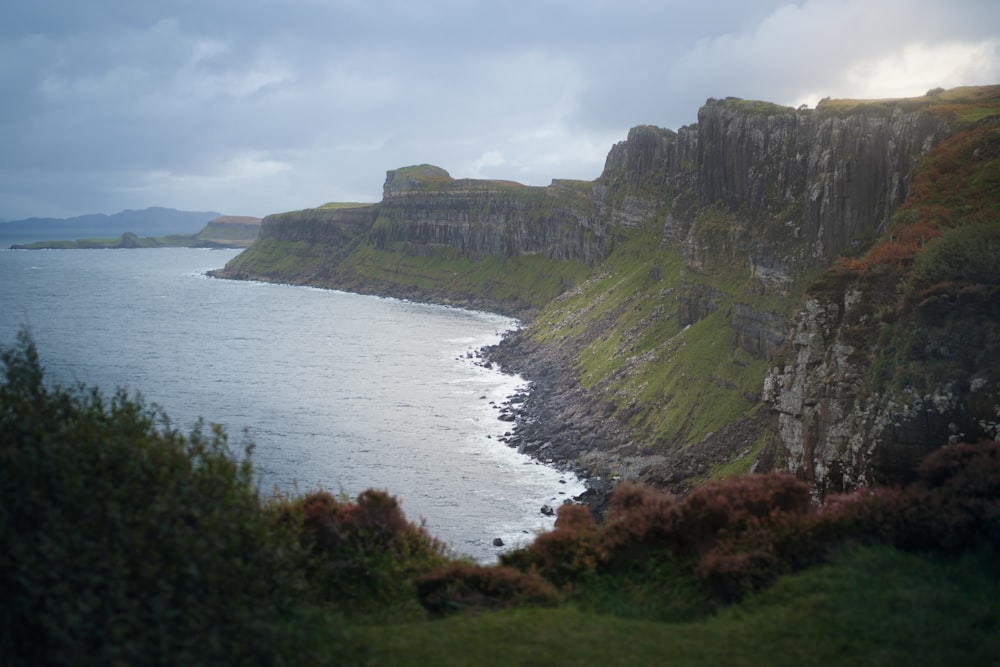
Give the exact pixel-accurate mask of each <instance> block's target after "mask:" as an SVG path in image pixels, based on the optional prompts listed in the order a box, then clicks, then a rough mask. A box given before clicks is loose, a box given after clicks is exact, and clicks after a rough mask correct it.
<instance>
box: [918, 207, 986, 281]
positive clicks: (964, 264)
mask: <svg viewBox="0 0 1000 667" xmlns="http://www.w3.org/2000/svg"><path fill="white" fill-rule="evenodd" d="M913 280H914V284H915V285H916V286H917V287H918V288H919V287H927V286H930V285H934V284H936V283H943V282H971V283H983V284H988V285H995V284H998V282H1000V225H998V224H997V223H996V222H992V223H981V224H972V225H965V226H963V227H958V228H956V229H951V230H948V231H947V232H945V233H944V234H942V235H941V237H940V238H938V239H937V240H935V241H934V243H931V244H929V245H928V246H927V248H926V249H925V250H924V251H923V252H922V253H921V254H920V256H919V257H918V258H917V261H916V264H915V266H914V277H913Z"/></svg>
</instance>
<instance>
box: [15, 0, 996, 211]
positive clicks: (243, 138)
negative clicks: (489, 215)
mask: <svg viewBox="0 0 1000 667" xmlns="http://www.w3.org/2000/svg"><path fill="white" fill-rule="evenodd" d="M989 83H1000V2H997V1H996V0H935V1H931V0H797V1H795V2H792V1H790V0H684V1H683V2H679V1H674V0H659V1H656V0H566V1H563V0H530V1H529V0H524V1H522V0H506V1H498V0H491V1H489V2H477V1H475V0H158V1H156V2H153V1H147V0H87V1H82V0H9V1H6V2H4V3H3V4H2V7H0V90H2V92H3V97H2V103H0V220H12V219H19V218H24V217H30V216H51V217H68V216H73V215H79V214H84V213H99V212H100V213H115V212H118V211H120V210H123V209H127V208H145V207H147V206H167V207H172V208H180V209H187V210H215V211H220V212H222V213H227V214H232V215H256V216H264V215H266V214H267V213H273V212H279V211H287V210H293V209H299V208H306V207H311V206H318V205H320V204H323V203H325V202H328V201H378V200H379V199H381V194H382V183H383V181H384V180H385V172H386V170H388V169H394V168H397V167H402V166H406V165H411V164H419V163H424V162H429V163H432V164H436V165H438V166H440V167H443V168H445V169H447V170H448V171H449V172H450V173H451V175H452V176H454V177H456V178H464V177H469V178H503V179H510V180H515V181H520V182H522V183H526V184H530V185H547V184H548V183H549V182H550V181H551V180H552V179H553V178H580V179H587V180H591V179H594V178H596V177H597V176H598V175H600V172H601V169H602V167H603V165H604V159H605V157H606V156H607V153H608V150H609V149H610V148H611V146H612V145H613V144H614V143H615V142H617V141H621V140H623V139H624V138H625V137H626V135H627V133H628V129H629V128H630V127H633V126H635V125H640V124H653V125H659V126H661V127H667V128H671V129H676V128H678V127H680V126H682V125H687V124H690V123H693V122H696V120H697V111H698V107H699V106H701V105H702V104H703V103H704V102H705V100H706V99H708V98H710V97H727V96H736V97H744V98H752V99H762V100H767V101H771V102H776V103H779V104H786V105H789V106H798V105H800V104H803V103H805V104H808V105H810V106H813V105H815V103H816V102H817V101H818V100H819V99H820V98H822V97H826V96H832V97H895V96H909V95H922V94H923V93H925V92H926V91H927V90H929V89H931V88H934V87H937V86H943V87H945V88H951V87H954V86H959V85H978V84H989Z"/></svg>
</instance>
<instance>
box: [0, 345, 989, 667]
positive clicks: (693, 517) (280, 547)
mask: <svg viewBox="0 0 1000 667" xmlns="http://www.w3.org/2000/svg"><path fill="white" fill-rule="evenodd" d="M0 364H2V372H3V377H2V380H0V538H2V540H0V541H2V543H3V545H4V548H3V549H2V550H0V590H3V591H4V597H3V604H0V663H2V664H4V665H105V664H153V665H159V664H162V665H177V664H184V665H188V664H213V665H214V664H240V665H255V664H261V665H282V664H288V665H313V664H316V665H326V664H330V665H333V664H381V665H428V664H434V665H438V664H440V665H449V664H454V665H465V664H482V665H491V664H505V665H510V664H538V665H546V664H551V665H558V664H581V665H584V664H600V665H615V664H629V665H634V664H680V665H687V664H691V665H694V664H718V663H720V662H721V663H724V664H747V665H756V664H767V665H775V664H777V665H782V664H789V665H793V664H794V665H803V664H880V665H886V664H889V665H892V664H900V665H902V664H924V665H927V664H968V665H977V664H984V665H985V664H995V657H996V656H997V655H1000V602H998V600H1000V562H998V560H997V558H996V553H997V548H998V547H1000V443H983V444H979V445H956V446H950V447H945V448H942V449H940V450H939V451H938V452H936V453H935V454H934V455H932V456H931V457H929V458H928V459H927V460H926V461H925V462H924V464H923V466H922V467H921V469H920V471H919V478H918V480H917V481H915V482H914V483H912V484H911V485H909V486H907V487H905V488H892V489H879V490H871V491H866V492H861V493H857V494H852V495H850V496H842V497H837V498H831V499H828V500H827V502H826V503H825V504H824V505H823V506H822V507H816V506H815V505H814V504H813V502H812V501H811V499H810V496H809V492H808V489H807V487H805V486H804V485H803V484H802V483H800V482H798V481H797V480H795V479H794V478H792V477H790V476H787V475H758V476H746V477H736V478H733V479H731V480H729V481H726V482H712V483H708V484H705V485H702V486H700V487H698V488H697V489H695V490H694V491H693V492H691V493H690V494H689V495H687V496H685V497H683V498H677V497H673V496H668V495H665V494H662V493H659V492H656V491H654V490H652V489H649V488H647V487H644V486H639V485H631V484H626V485H621V486H619V488H618V489H617V490H616V491H615V493H614V496H613V499H612V505H611V508H610V510H609V511H608V513H607V515H606V516H605V517H603V520H602V521H598V520H596V519H595V518H594V517H593V516H592V515H591V514H590V512H589V511H588V510H587V509H585V508H583V507H581V506H577V505H565V506H563V507H562V508H560V511H559V515H558V520H557V523H556V527H555V529H554V530H553V531H551V532H548V533H544V534H541V535H539V536H538V537H537V538H536V540H535V542H534V543H533V544H532V545H530V546H528V547H525V548H523V549H520V550H517V551H514V552H511V553H508V554H505V555H504V556H503V557H502V559H501V562H500V563H498V564H495V565H490V566H486V565H481V564H476V563H473V562H471V561H468V560H465V559H460V558H456V557H454V556H453V555H452V554H450V553H449V551H448V549H447V547H446V546H445V545H443V544H441V543H440V542H439V541H437V540H436V539H434V538H433V537H432V536H430V535H428V534H427V533H426V532H425V531H424V530H423V528H422V527H421V526H419V525H417V524H414V523H412V522H410V521H408V520H407V519H406V518H405V517H404V516H403V514H402V512H401V510H400V507H399V503H398V502H397V501H396V499H395V498H393V497H392V496H390V495H388V494H387V493H384V492H381V491H366V492H365V493H362V494H361V495H360V496H358V497H357V498H355V499H353V500H349V499H346V498H340V497H336V496H333V495H331V494H329V493H326V492H323V491H312V492H310V493H307V494H304V495H301V496H294V497H276V498H264V497H262V496H261V495H260V494H259V492H258V491H257V489H256V488H255V485H254V481H253V470H252V468H251V465H250V461H249V454H250V452H249V448H246V449H245V451H244V452H243V453H242V454H240V455H237V453H236V452H234V451H233V450H232V449H231V447H230V446H229V443H228V441H227V438H226V436H225V434H224V433H223V432H222V430H221V429H219V428H217V427H207V426H202V427H199V428H196V429H195V430H194V431H193V432H192V433H190V434H181V433H179V432H178V431H177V430H176V429H173V428H172V427H171V426H170V424H169V421H168V420H167V419H166V417H165V416H164V415H162V414H161V413H159V412H158V411H156V410H155V409H153V408H149V407H147V406H146V405H145V404H144V403H143V401H142V400H141V399H139V398H137V397H135V398H133V397H129V396H127V395H125V394H123V393H121V392H119V393H118V394H116V395H115V396H113V397H112V398H110V399H108V398H105V397H104V396H102V395H101V394H100V392H98V391H96V390H92V389H87V388H85V387H77V388H70V389H66V388H61V387H50V386H48V385H47V384H46V383H45V379H44V373H43V370H42V366H41V363H40V361H39V359H38V356H37V353H36V351H35V348H34V346H33V345H32V343H31V341H30V340H29V339H28V337H27V336H26V335H22V337H21V340H20V341H19V343H18V344H17V345H16V346H14V347H13V348H10V349H6V350H3V351H2V352H0Z"/></svg>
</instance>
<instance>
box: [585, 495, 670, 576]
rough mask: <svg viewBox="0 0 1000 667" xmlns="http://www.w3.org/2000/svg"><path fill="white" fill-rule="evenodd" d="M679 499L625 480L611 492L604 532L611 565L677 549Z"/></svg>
mask: <svg viewBox="0 0 1000 667" xmlns="http://www.w3.org/2000/svg"><path fill="white" fill-rule="evenodd" d="M676 523H677V501H676V499H675V498H674V497H673V496H672V495H669V494H666V493H662V492H659V491H656V490H654V489H652V488H650V487H648V486H645V485H642V484H636V483H634V482H623V483H621V484H619V485H618V486H617V487H615V490H614V491H613V492H612V494H611V507H610V508H609V510H608V517H607V520H606V521H605V523H604V526H603V531H602V545H603V548H604V551H605V553H606V554H607V560H608V561H609V563H610V564H612V565H613V564H616V563H622V564H624V563H628V562H635V561H640V560H645V559H646V558H647V557H649V556H650V555H651V554H653V553H657V552H659V553H664V552H676V551H678V546H679V536H678V534H677V529H676Z"/></svg>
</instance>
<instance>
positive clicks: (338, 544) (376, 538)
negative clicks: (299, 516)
mask: <svg viewBox="0 0 1000 667" xmlns="http://www.w3.org/2000/svg"><path fill="white" fill-rule="evenodd" d="M301 505H302V508H303V520H302V527H303V529H304V533H305V535H307V536H309V537H310V538H311V539H312V543H313V545H314V547H315V548H316V549H317V550H318V551H321V552H328V553H336V552H339V551H343V550H349V551H352V552H369V553H376V552H379V551H388V550H393V549H398V548H399V547H400V546H401V545H402V544H403V542H405V541H406V540H407V539H409V538H411V537H419V534H420V533H421V529H420V528H419V527H417V526H414V525H413V524H411V523H410V522H408V521H407V520H406V517H405V515H404V514H403V510H402V508H401V507H400V505H399V501H398V500H397V499H396V498H395V497H393V496H390V495H389V494H388V493H386V492H384V491H375V490H372V489H369V490H367V491H363V492H362V493H361V494H359V495H358V497H357V499H356V500H355V501H354V502H353V503H351V502H346V501H338V500H337V499H336V498H334V497H333V496H332V495H330V494H329V493H327V492H325V491H319V492H314V493H310V494H308V495H306V496H305V497H304V498H303V499H302V500H301Z"/></svg>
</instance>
